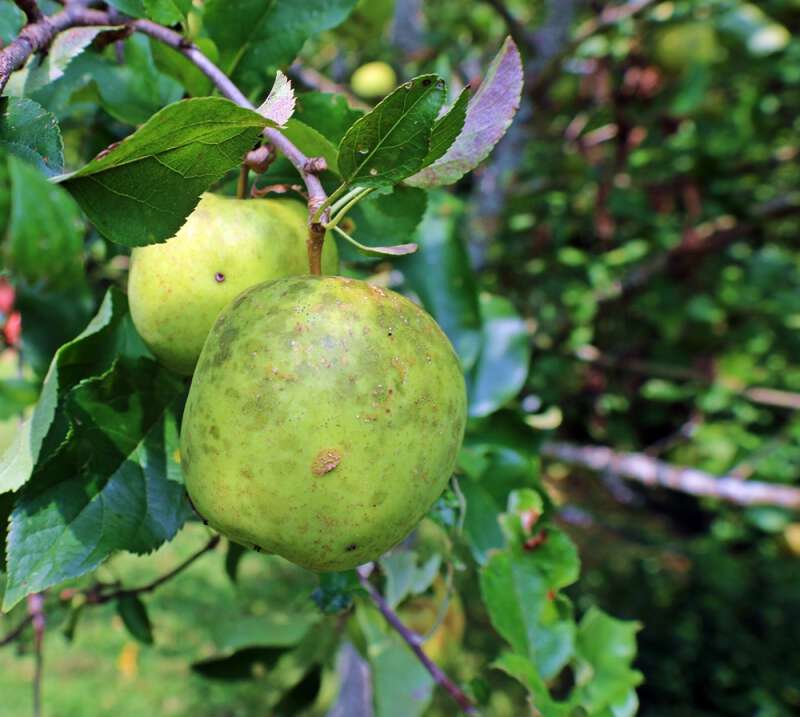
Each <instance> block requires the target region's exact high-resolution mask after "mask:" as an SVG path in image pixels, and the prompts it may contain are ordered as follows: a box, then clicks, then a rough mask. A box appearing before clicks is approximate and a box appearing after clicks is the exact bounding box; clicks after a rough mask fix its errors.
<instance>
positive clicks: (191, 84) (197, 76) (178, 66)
mask: <svg viewBox="0 0 800 717" xmlns="http://www.w3.org/2000/svg"><path fill="white" fill-rule="evenodd" d="M194 44H195V45H197V48H198V49H199V50H200V52H202V53H203V54H204V55H205V56H206V57H207V58H208V59H209V60H211V61H212V62H214V63H216V62H218V60H219V53H218V52H217V47H216V45H214V43H213V42H212V41H211V40H210V39H209V38H207V37H198V38H196V39H195V40H194ZM151 49H152V52H153V61H154V62H155V63H156V67H157V68H158V70H159V72H162V73H164V74H165V75H169V76H170V77H173V78H174V79H176V80H177V81H178V82H180V84H181V85H183V87H184V88H185V89H186V92H187V93H188V94H189V95H190V96H192V97H203V96H204V95H210V94H211V93H212V90H213V87H214V83H213V82H211V80H210V79H209V78H208V77H206V76H205V75H204V74H203V73H202V72H201V71H200V70H199V69H198V67H197V65H195V64H194V63H193V62H192V61H191V60H189V59H187V58H186V57H184V56H183V55H182V54H181V53H180V52H175V50H174V49H173V48H171V47H169V46H168V45H164V44H163V43H161V42H153V43H151Z"/></svg>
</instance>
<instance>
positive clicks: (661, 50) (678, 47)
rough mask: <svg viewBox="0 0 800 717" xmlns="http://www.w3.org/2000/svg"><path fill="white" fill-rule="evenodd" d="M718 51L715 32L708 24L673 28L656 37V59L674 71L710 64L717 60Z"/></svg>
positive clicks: (696, 22) (679, 25)
mask: <svg viewBox="0 0 800 717" xmlns="http://www.w3.org/2000/svg"><path fill="white" fill-rule="evenodd" d="M721 52H722V47H721V45H720V43H719V39H718V38H717V32H716V30H715V29H714V26H713V25H712V23H710V22H708V21H706V22H701V21H693V22H684V23H680V24H678V25H672V26H671V27H667V28H665V29H664V30H662V31H661V32H659V33H658V34H657V35H656V41H655V56H656V59H657V60H658V62H659V63H660V64H661V65H662V66H663V67H664V68H665V69H667V70H671V71H673V72H682V71H683V70H685V69H687V68H688V67H691V66H692V65H709V64H711V63H713V62H714V61H716V60H718V59H719V58H720V53H721Z"/></svg>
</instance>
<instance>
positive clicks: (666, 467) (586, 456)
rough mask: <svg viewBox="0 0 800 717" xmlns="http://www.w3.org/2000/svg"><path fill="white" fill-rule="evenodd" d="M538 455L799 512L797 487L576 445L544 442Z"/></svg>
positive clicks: (700, 493)
mask: <svg viewBox="0 0 800 717" xmlns="http://www.w3.org/2000/svg"><path fill="white" fill-rule="evenodd" d="M541 452H542V455H543V456H545V457H546V458H550V459H554V460H558V461H563V462H564V463H569V464H571V465H575V466H580V467H581V468H587V469H589V470H591V471H595V472H598V473H602V472H606V471H607V472H609V473H612V474H615V475H618V476H620V477H622V478H628V479H630V480H634V481H637V482H639V483H643V484H644V485H648V486H660V487H663V488H669V489H671V490H676V491H680V492H682V493H689V494H690V495H696V496H699V497H708V498H717V499H718V500H723V501H726V502H728V503H734V504H736V505H745V506H749V505H770V506H778V507H781V508H788V509H789V510H800V488H795V487H792V486H787V485H780V484H777V483H763V482H759V481H744V480H742V479H741V478H736V477H733V476H722V477H718V476H715V475H712V474H710V473H706V472H705V471H701V470H697V469H696V468H689V467H681V466H674V465H672V464H670V463H665V462H664V461H660V460H657V459H655V458H652V457H651V456H648V455H645V454H644V453H623V452H617V451H613V450H612V449H610V448H606V447H604V446H579V445H576V444H573V443H565V442H559V441H548V442H546V443H544V444H543V445H542V449H541Z"/></svg>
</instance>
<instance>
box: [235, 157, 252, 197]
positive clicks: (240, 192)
mask: <svg viewBox="0 0 800 717" xmlns="http://www.w3.org/2000/svg"><path fill="white" fill-rule="evenodd" d="M249 174H250V168H249V167H248V166H247V165H246V164H243V165H242V166H241V167H240V168H239V181H237V182H236V197H237V198H238V199H247V180H248V179H249Z"/></svg>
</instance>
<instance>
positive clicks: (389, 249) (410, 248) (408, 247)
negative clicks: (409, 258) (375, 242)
mask: <svg viewBox="0 0 800 717" xmlns="http://www.w3.org/2000/svg"><path fill="white" fill-rule="evenodd" d="M333 228H334V229H335V230H336V233H337V234H338V235H339V236H340V237H342V239H346V240H347V241H349V242H350V243H351V244H352V245H353V246H354V247H355V248H356V249H358V250H359V251H360V252H361V253H362V254H366V255H367V256H405V255H406V254H413V253H414V252H415V251H416V250H417V245H416V244H413V243H411V244H396V245H395V246H367V245H366V244H362V243H361V242H357V241H356V240H355V239H353V237H351V236H350V235H349V234H348V233H347V232H345V231H343V230H342V229H339V227H333Z"/></svg>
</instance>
